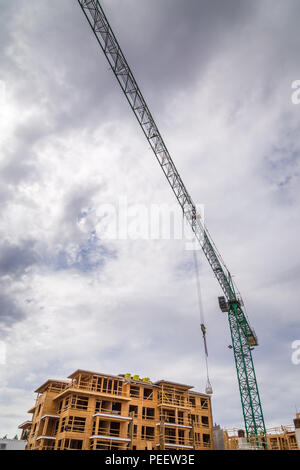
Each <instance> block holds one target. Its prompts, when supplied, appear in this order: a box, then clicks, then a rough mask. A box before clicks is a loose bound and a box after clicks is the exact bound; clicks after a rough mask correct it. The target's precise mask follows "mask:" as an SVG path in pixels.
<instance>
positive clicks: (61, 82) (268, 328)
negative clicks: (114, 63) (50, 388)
mask: <svg viewBox="0 0 300 470" xmlns="http://www.w3.org/2000/svg"><path fill="white" fill-rule="evenodd" d="M102 5H103V7H104V9H105V12H106V14H107V16H108V17H109V19H110V22H111V25H112V27H113V29H114V32H115V34H116V36H117V37H118V40H119V42H120V44H121V47H122V48H123V51H124V53H125V55H126V57H127V60H128V62H129V63H130V65H131V67H132V70H133V72H134V74H135V76H136V79H137V81H138V83H139V85H140V88H141V90H142V92H143V94H144V96H145V98H146V101H147V102H148V105H149V107H150V109H151V111H152V114H153V116H154V118H155V120H156V122H157V125H158V127H159V129H160V131H161V134H162V135H163V137H164V140H165V142H166V144H167V146H168V148H169V151H170V153H171V155H172V157H173V159H174V161H175V164H176V166H177V168H178V170H179V171H180V173H181V175H182V178H183V180H184V182H185V185H186V187H187V189H188V190H189V192H190V194H191V195H192V197H193V199H194V201H195V202H196V203H199V204H203V205H204V208H205V221H206V224H207V226H208V228H209V230H210V233H211V234H212V237H213V239H214V241H215V243H216V245H217V247H218V249H219V251H220V252H221V253H222V256H223V258H224V259H225V262H226V264H227V265H228V268H229V269H230V271H231V272H232V274H233V275H234V276H235V281H236V283H237V285H238V287H239V289H240V291H241V293H242V296H243V298H244V301H245V304H246V308H247V313H248V316H249V318H250V322H251V324H252V325H253V327H254V329H255V330H256V333H257V335H258V338H259V343H260V344H259V347H258V348H256V349H255V351H254V353H253V354H254V361H255V366H256V374H257V379H258V384H259V388H260V393H261V400H262V405H263V409H264V415H265V421H266V425H267V426H273V425H280V424H292V419H293V418H294V415H295V408H296V407H298V409H300V398H299V397H300V394H299V390H300V386H299V373H300V364H299V365H296V364H293V362H292V352H293V349H292V343H293V341H295V340H300V331H299V298H298V297H299V280H300V260H299V233H300V221H299V202H300V201H299V199H300V190H299V170H300V165H299V150H300V137H299V122H300V105H296V104H293V103H292V100H291V95H292V91H293V90H292V82H293V81H295V80H297V79H298V80H299V79H300V68H299V50H300V38H299V17H300V4H299V1H298V0H289V1H288V2H284V1H283V0H282V1H279V0H260V1H257V0H254V1H253V0H252V1H250V0H248V1H241V0H226V1H224V0H151V2H149V1H147V0H103V1H102ZM0 6H1V18H0V44H1V49H0V60H1V66H0V80H1V82H0V85H1V90H0V91H1V103H0V105H1V108H0V113H1V114H0V124H1V130H0V145H1V163H0V165H1V176H0V178H1V185H0V207H1V217H0V233H1V236H0V281H1V288H0V321H1V338H0V340H1V341H2V349H3V345H5V348H6V361H4V360H3V359H4V358H2V364H0V391H1V396H0V400H1V401H0V416H1V418H0V435H4V434H8V435H9V436H10V437H13V436H14V435H15V434H16V432H17V426H18V425H19V424H20V423H21V422H23V421H25V420H26V419H28V418H29V417H30V416H29V415H27V413H26V412H27V410H28V409H29V408H30V407H31V406H32V405H33V403H34V393H33V391H34V390H35V389H36V388H37V387H38V386H39V385H41V384H42V383H43V382H44V381H45V380H47V379H48V378H65V377H67V376H68V375H69V374H70V373H72V372H73V371H74V370H75V369H77V368H84V369H87V370H94V371H99V372H107V373H112V374H118V373H126V372H131V373H138V374H140V375H141V376H143V377H144V376H147V377H150V378H151V379H152V380H158V379H170V380H174V381H177V382H183V383H188V384H191V385H194V386H195V388H196V389H197V390H199V391H204V389H205V385H206V371H205V362H204V356H203V345H202V339H201V331H200V319H199V312H198V310H197V295H196V294H197V292H196V283H195V269H194V265H193V255H192V252H191V251H189V250H187V249H186V243H185V241H184V240H166V239H157V240H147V239H140V238H141V237H140V238H139V237H138V236H131V237H129V238H127V239H126V237H124V238H125V239H123V240H118V239H111V240H108V239H107V237H105V230H112V229H113V225H114V223H115V220H114V218H113V217H110V215H109V213H107V212H105V210H104V209H103V208H105V207H106V208H107V207H108V204H110V205H112V206H113V207H115V208H116V209H117V210H119V209H120V206H122V204H123V206H126V207H127V209H128V210H129V214H130V217H131V218H130V223H133V222H134V221H138V220H137V219H138V217H137V218H136V219H135V217H134V214H135V210H136V207H137V206H136V204H138V205H139V207H143V208H144V209H145V208H146V213H150V212H151V209H152V208H153V207H156V208H157V207H161V205H163V204H164V205H165V207H170V208H174V204H175V209H174V211H175V214H176V216H178V215H179V221H180V211H179V209H177V208H176V201H175V198H174V196H173V194H172V191H171V190H170V188H169V187H168V184H167V181H166V179H165V177H164V176H163V174H162V171H161V169H160V168H159V165H158V164H157V161H156V160H155V157H154V155H153V154H152V152H151V150H150V149H149V145H148V144H147V142H146V141H145V138H144V136H143V134H142V132H141V130H140V128H139V126H138V123H137V122H136V120H135V118H134V116H133V114H132V112H131V110H130V108H129V106H128V103H127V102H126V100H125V98H124V96H123V95H122V92H121V90H120V89H119V86H118V84H117V82H116V80H115V78H114V76H113V74H112V71H111V70H109V66H108V64H107V62H106V59H105V57H104V55H103V53H102V51H101V50H100V48H99V46H98V45H97V43H96V40H95V38H94V37H93V35H92V33H91V31H90V29H89V26H88V23H87V21H86V19H85V17H84V15H83V13H82V11H81V9H80V7H79V5H78V4H77V1H75V0H52V1H51V2H46V1H45V0H44V1H43V0H11V1H9V2H8V1H7V0H0ZM123 206H122V207H123ZM122 210H123V209H122ZM118 213H119V212H118ZM134 238H136V239H134ZM199 262H200V273H201V275H200V282H201V288H202V296H203V305H204V312H205V319H206V326H207V331H208V333H207V334H208V349H209V367H210V379H211V383H212V386H213V389H214V394H213V398H212V404H213V417H214V421H215V422H217V423H219V424H221V425H222V426H225V427H229V428H231V427H239V426H241V425H242V423H243V422H242V410H241V405H240V398H239V392H238V385H237V378H236V372H235V367H234V358H233V353H232V350H230V349H229V348H228V345H229V344H230V333H229V326H228V321H227V319H226V315H225V314H223V313H221V311H220V310H219V307H218V304H217V297H218V296H219V295H221V294H222V292H221V290H220V287H219V285H218V283H217V281H216V280H215V279H214V277H213V273H212V272H211V271H210V268H209V266H208V263H207V261H206V259H205V258H204V255H202V253H199Z"/></svg>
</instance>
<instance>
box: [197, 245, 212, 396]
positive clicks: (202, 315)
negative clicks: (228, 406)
mask: <svg viewBox="0 0 300 470" xmlns="http://www.w3.org/2000/svg"><path fill="white" fill-rule="evenodd" d="M195 241H196V240H195ZM193 254H194V263H195V272H196V286H197V297H198V307H199V313H200V322H201V323H200V324H201V331H202V336H203V344H204V351H205V364H206V376H207V383H206V388H205V392H206V393H207V394H208V395H212V393H213V390H212V386H211V383H210V380H209V372H208V350H207V342H206V327H205V320H204V309H203V302H202V295H201V285H200V273H199V266H198V260H197V253H196V249H195V248H194V249H193Z"/></svg>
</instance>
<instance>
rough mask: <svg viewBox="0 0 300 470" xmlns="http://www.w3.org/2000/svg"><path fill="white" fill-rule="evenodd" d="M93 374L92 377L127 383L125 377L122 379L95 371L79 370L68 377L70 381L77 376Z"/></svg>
mask: <svg viewBox="0 0 300 470" xmlns="http://www.w3.org/2000/svg"><path fill="white" fill-rule="evenodd" d="M82 373H84V374H92V375H99V376H100V377H111V378H113V379H119V380H121V381H122V382H124V381H125V379H124V377H120V376H119V375H113V374H104V373H103V372H93V371H90V370H84V369H77V370H75V372H73V373H72V374H71V375H69V376H68V379H74V377H76V375H78V374H82Z"/></svg>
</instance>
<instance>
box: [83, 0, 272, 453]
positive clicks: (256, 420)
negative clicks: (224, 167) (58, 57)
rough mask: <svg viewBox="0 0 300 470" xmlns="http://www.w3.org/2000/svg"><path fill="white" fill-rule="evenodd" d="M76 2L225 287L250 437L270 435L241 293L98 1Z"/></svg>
mask: <svg viewBox="0 0 300 470" xmlns="http://www.w3.org/2000/svg"><path fill="white" fill-rule="evenodd" d="M78 3H79V5H80V7H81V8H82V11H83V13H84V14H85V16H86V18H87V20H88V22H89V24H90V27H91V29H92V31H93V32H94V34H95V37H96V39H97V41H98V43H99V45H100V47H101V49H102V51H103V52H104V55H105V57H106V59H107V60H108V62H109V64H110V67H111V69H112V71H113V73H114V75H115V77H116V79H117V80H118V82H119V85H120V87H121V89H122V91H123V93H124V95H125V97H126V98H127V101H128V103H129V105H130V107H131V109H132V111H133V112H134V114H135V116H136V118H137V120H138V122H139V124H140V126H141V128H142V131H143V132H144V134H145V137H146V139H147V141H148V143H149V144H150V147H151V148H152V150H153V152H154V154H155V156H156V158H157V160H158V163H159V165H160V167H161V169H162V170H163V172H164V174H165V176H166V178H167V180H168V182H169V184H170V186H171V188H172V190H173V192H174V194H175V196H176V198H177V200H178V202H179V204H180V206H181V208H182V211H183V214H184V217H185V219H186V220H187V221H188V223H189V225H190V226H191V229H192V231H193V233H194V235H195V237H196V239H197V240H198V242H199V243H200V245H201V248H202V250H203V252H204V254H205V256H206V258H207V260H208V262H209V264H210V266H211V268H212V270H213V272H214V274H215V276H216V278H217V280H218V282H219V284H220V286H221V289H222V291H223V294H224V295H223V296H222V297H219V305H220V308H221V310H222V311H223V312H226V313H227V314H228V320H229V326H230V332H231V339H232V349H233V353H234V359H235V366H236V371H237V377H238V384H239V390H240V397H241V402H242V410H243V417H244V422H245V429H246V435H247V437H248V438H254V440H255V442H256V443H257V444H258V442H259V436H265V435H266V429H265V423H264V417H263V411H262V406H261V401H260V396H259V391H258V386H257V380H256V375H255V369H254V363H253V359H252V349H253V347H254V346H257V345H258V342H257V337H256V335H255V332H254V330H253V329H252V328H251V326H250V324H249V322H248V319H247V316H246V315H245V313H244V311H243V302H242V300H241V297H240V295H239V293H238V291H237V290H236V288H235V285H234V283H233V280H232V277H231V275H230V272H229V271H228V269H227V267H226V265H225V263H224V261H223V260H222V257H221V255H220V253H219V252H218V250H217V248H216V246H215V244H214V243H213V241H212V238H211V236H210V234H209V232H208V230H207V228H206V226H205V225H204V223H203V220H202V219H201V217H200V216H199V215H198V214H197V212H196V206H195V204H194V202H193V200H192V198H191V196H190V195H189V193H188V191H187V189H186V187H185V185H184V183H183V181H182V179H181V177H180V175H179V173H178V171H177V169H176V167H175V164H174V162H173V160H172V158H171V156H170V154H169V152H168V149H167V147H166V145H165V143H164V140H163V138H162V136H161V134H160V132H159V130H158V128H157V126H156V124H155V121H154V119H153V117H152V115H151V112H150V110H149V108H148V106H147V104H146V101H145V99H144V97H143V95H142V93H141V91H140V89H139V86H138V84H137V82H136V80H135V78H134V76H133V73H132V72H131V69H130V67H129V65H128V63H127V60H126V58H125V56H124V54H123V52H122V50H121V48H120V45H119V43H118V41H117V39H116V37H115V35H114V33H113V31H112V29H111V27H110V24H109V22H108V19H107V18H106V16H105V13H104V11H103V9H102V7H101V5H100V3H99V1H98V0H78Z"/></svg>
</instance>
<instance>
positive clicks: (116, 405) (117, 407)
mask: <svg viewBox="0 0 300 470" xmlns="http://www.w3.org/2000/svg"><path fill="white" fill-rule="evenodd" d="M121 410H122V403H120V402H117V401H116V402H113V403H112V407H111V412H112V414H115V415H120V414H121Z"/></svg>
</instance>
